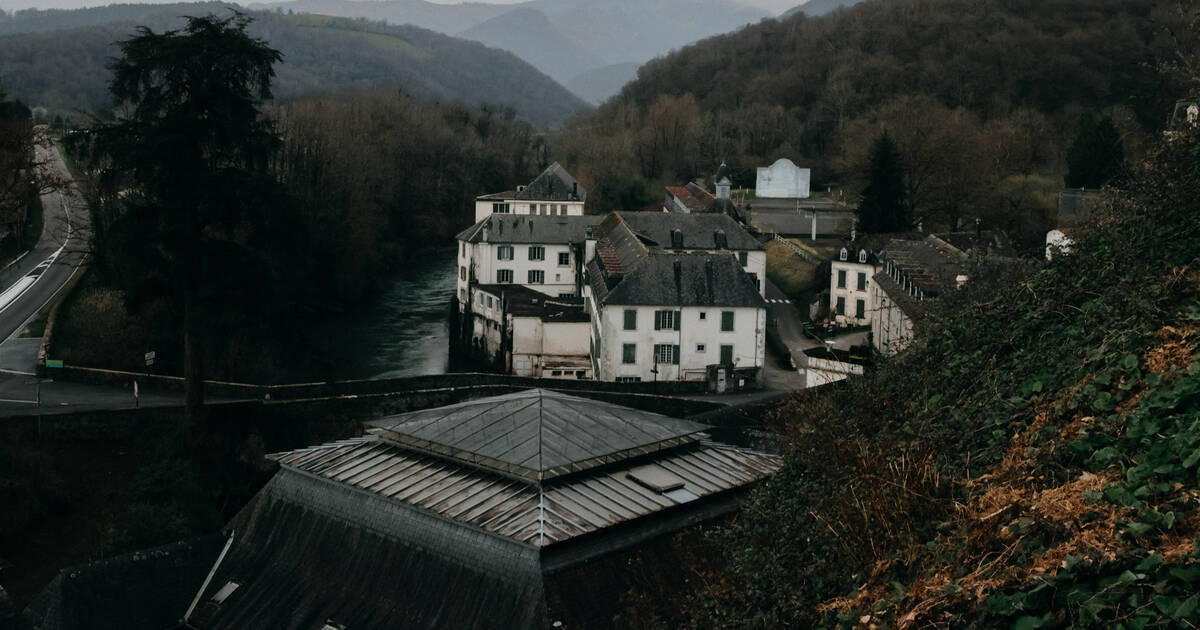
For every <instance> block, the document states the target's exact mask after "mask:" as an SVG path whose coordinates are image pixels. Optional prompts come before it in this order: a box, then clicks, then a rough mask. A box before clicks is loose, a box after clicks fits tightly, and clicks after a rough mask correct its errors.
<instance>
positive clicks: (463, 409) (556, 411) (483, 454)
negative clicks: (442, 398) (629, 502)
mask: <svg viewBox="0 0 1200 630" xmlns="http://www.w3.org/2000/svg"><path fill="white" fill-rule="evenodd" d="M369 424H370V425H371V426H374V427H378V428H380V429H382V431H381V432H380V436H381V437H382V438H383V439H384V440H385V441H388V442H392V443H395V444H399V445H402V446H405V447H407V448H410V449H415V450H418V451H422V452H427V453H431V454H436V455H442V456H446V457H450V458H453V459H454V460H456V461H458V462H460V463H463V464H467V465H469V466H475V467H480V468H484V469H487V470H489V471H491V472H494V473H498V474H501V475H505V476H509V477H515V478H518V479H523V480H526V481H534V482H540V481H545V480H547V479H553V478H555V477H560V476H562V475H565V474H569V473H573V472H579V471H582V470H587V469H590V468H595V467H596V466H600V465H603V464H609V463H612V462H614V461H619V460H623V459H628V458H630V457H634V456H641V455H646V454H648V453H654V452H657V451H660V450H662V449H665V448H671V447H674V446H678V445H680V444H686V443H690V442H697V441H699V440H700V439H702V438H703V437H706V436H705V434H704V433H703V431H704V430H705V429H706V428H707V427H705V426H704V425H701V424H696V423H693V422H687V421H685V420H675V419H673V418H668V417H667V416H663V415H660V414H656V413H650V412H646V411H639V410H637V409H631V408H629V407H622V406H620V405H614V404H611V403H605V402H599V401H595V400H590V399H587V398H579V397H577V396H568V395H566V394H560V393H557V392H552V391H548V390H541V389H531V390H527V391H523V392H517V393H515V394H507V395H504V396H495V397H491V398H485V399H482V400H474V401H469V402H465V403H459V404H457V405H450V406H448V407H439V408H437V409H427V410H424V411H414V412H410V413H406V414H401V415H398V416H392V417H389V418H383V419H380V420H373V421H371V422H370V423H369Z"/></svg>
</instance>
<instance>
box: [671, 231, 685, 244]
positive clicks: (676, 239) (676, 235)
mask: <svg viewBox="0 0 1200 630" xmlns="http://www.w3.org/2000/svg"><path fill="white" fill-rule="evenodd" d="M671 247H673V248H675V249H683V230H681V229H679V228H675V229H674V230H671Z"/></svg>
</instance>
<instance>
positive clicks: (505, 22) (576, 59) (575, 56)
mask: <svg viewBox="0 0 1200 630" xmlns="http://www.w3.org/2000/svg"><path fill="white" fill-rule="evenodd" d="M458 36H459V37H462V38H463V39H470V40H474V41H477V42H480V43H482V44H486V45H488V46H491V47H493V48H500V49H502V50H507V51H509V52H511V53H513V54H514V55H516V56H518V57H520V58H521V59H524V60H525V61H527V62H529V64H530V65H532V66H533V67H535V68H537V69H539V70H541V71H542V72H544V73H546V74H548V75H550V78H552V79H554V80H555V81H558V82H559V83H564V84H565V83H566V82H567V80H569V79H571V78H572V77H575V76H577V75H579V74H580V73H583V72H586V71H588V70H592V69H594V68H598V67H600V66H603V65H605V63H604V61H603V60H601V59H600V58H599V57H597V56H596V55H593V54H592V53H590V52H588V51H587V50H585V49H583V48H582V47H580V46H579V45H577V44H575V42H573V41H571V40H570V39H568V38H567V37H566V36H565V35H563V34H562V33H561V32H560V31H559V30H558V28H557V27H555V26H554V24H553V23H551V22H550V20H549V19H547V18H546V16H545V15H543V14H542V13H541V12H540V11H538V10H537V9H531V8H528V7H523V8H519V9H514V10H512V11H509V12H507V13H504V14H501V15H498V16H496V17H494V18H492V19H490V20H488V21H486V22H483V23H482V24H477V25H475V26H473V27H471V28H469V29H467V30H465V31H463V32H461V33H459V34H458Z"/></svg>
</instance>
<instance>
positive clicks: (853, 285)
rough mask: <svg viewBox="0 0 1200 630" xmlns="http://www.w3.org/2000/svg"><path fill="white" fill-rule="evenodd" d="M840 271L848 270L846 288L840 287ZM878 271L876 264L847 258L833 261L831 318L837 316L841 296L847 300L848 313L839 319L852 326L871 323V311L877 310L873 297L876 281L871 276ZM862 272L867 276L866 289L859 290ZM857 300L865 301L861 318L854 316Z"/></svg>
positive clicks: (830, 274)
mask: <svg viewBox="0 0 1200 630" xmlns="http://www.w3.org/2000/svg"><path fill="white" fill-rule="evenodd" d="M855 260H857V258H856V259H855ZM838 271H845V272H846V287H845V288H839V287H838ZM876 271H877V269H876V268H875V266H874V265H869V264H862V263H859V262H851V261H845V260H835V261H833V263H832V265H831V267H830V273H829V316H830V318H834V317H835V316H836V313H837V300H838V298H839V297H840V298H844V299H845V300H846V315H845V317H844V318H842V319H841V320H839V321H841V322H844V323H846V324H849V325H852V326H866V325H869V324H870V323H871V312H872V311H874V310H875V302H874V301H873V298H872V297H871V296H872V294H873V289H874V288H875V281H874V280H872V279H871V278H872V277H873V276H874V275H875V273H876ZM860 273H861V274H865V276H866V289H865V290H863V291H859V290H858V274H860ZM857 300H862V301H863V317H862V318H861V319H860V318H856V317H855V316H854V312H855V302H856V301H857Z"/></svg>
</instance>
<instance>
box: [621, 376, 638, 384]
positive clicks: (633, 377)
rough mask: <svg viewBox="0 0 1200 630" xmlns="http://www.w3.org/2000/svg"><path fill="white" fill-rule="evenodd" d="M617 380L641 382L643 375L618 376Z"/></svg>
mask: <svg viewBox="0 0 1200 630" xmlns="http://www.w3.org/2000/svg"><path fill="white" fill-rule="evenodd" d="M617 382H618V383H641V382H642V377H640V376H618V377H617Z"/></svg>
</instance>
